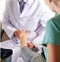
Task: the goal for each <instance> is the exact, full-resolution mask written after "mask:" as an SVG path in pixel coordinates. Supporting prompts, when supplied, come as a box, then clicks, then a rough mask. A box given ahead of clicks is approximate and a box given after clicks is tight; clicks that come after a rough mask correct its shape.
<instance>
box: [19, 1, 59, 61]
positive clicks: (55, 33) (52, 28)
mask: <svg viewBox="0 0 60 62" xmlns="http://www.w3.org/2000/svg"><path fill="white" fill-rule="evenodd" d="M45 1H46V4H47V5H48V6H49V7H50V8H51V9H52V10H53V11H54V12H56V16H55V17H53V18H52V19H50V20H49V21H48V22H47V25H46V33H45V36H44V39H43V46H44V53H45V57H46V61H47V62H60V0H45ZM19 38H20V40H21V41H20V42H21V49H22V50H21V51H22V54H23V55H22V56H23V58H24V57H25V59H27V60H29V61H26V62H42V60H40V58H41V56H40V57H39V56H38V54H37V53H34V52H32V51H31V50H30V49H29V48H28V45H27V40H28V33H27V32H25V31H21V32H20V36H19ZM43 62H45V61H44V60H43Z"/></svg>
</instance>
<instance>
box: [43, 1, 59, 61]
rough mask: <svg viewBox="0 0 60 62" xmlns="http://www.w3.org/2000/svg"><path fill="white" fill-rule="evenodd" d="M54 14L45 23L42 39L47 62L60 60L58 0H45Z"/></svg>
mask: <svg viewBox="0 0 60 62" xmlns="http://www.w3.org/2000/svg"><path fill="white" fill-rule="evenodd" d="M46 3H47V4H49V3H50V4H49V5H48V6H50V8H51V9H52V10H53V11H55V12H56V16H55V17H54V18H52V19H50V20H49V21H48V22H47V25H46V33H45V36H44V39H43V45H44V53H45V57H46V60H47V62H60V0H46Z"/></svg>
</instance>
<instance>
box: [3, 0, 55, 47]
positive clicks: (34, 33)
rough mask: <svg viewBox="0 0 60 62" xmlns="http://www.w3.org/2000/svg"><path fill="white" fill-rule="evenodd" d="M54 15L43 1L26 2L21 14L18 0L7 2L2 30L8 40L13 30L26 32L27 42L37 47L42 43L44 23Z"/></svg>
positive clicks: (8, 0) (29, 0) (31, 0)
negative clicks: (27, 34)
mask: <svg viewBox="0 0 60 62" xmlns="http://www.w3.org/2000/svg"><path fill="white" fill-rule="evenodd" d="M54 15H55V13H54V12H52V11H51V10H50V9H49V8H48V6H47V5H46V4H45V2H44V0H28V1H27V3H26V5H25V7H24V9H23V12H22V13H20V7H19V4H18V0H7V3H6V10H5V13H4V18H3V23H2V28H3V29H4V30H5V32H6V33H7V35H8V36H9V37H10V38H11V37H12V36H13V33H14V31H15V30H26V31H28V32H29V40H28V41H32V43H34V44H35V45H36V46H37V45H38V44H41V43H42V39H43V36H44V32H45V27H46V22H47V21H48V20H49V19H50V18H52V17H53V16H54Z"/></svg>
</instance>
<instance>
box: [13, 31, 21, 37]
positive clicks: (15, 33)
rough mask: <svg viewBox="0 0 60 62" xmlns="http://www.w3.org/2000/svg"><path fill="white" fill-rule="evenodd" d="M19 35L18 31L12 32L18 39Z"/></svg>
mask: <svg viewBox="0 0 60 62" xmlns="http://www.w3.org/2000/svg"><path fill="white" fill-rule="evenodd" d="M20 33H21V31H20V30H16V31H15V32H14V36H15V37H18V38H20Z"/></svg>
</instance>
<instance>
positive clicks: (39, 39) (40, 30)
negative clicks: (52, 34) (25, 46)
mask: <svg viewBox="0 0 60 62" xmlns="http://www.w3.org/2000/svg"><path fill="white" fill-rule="evenodd" d="M54 16H55V13H54V12H47V13H45V14H44V15H43V16H42V17H41V18H40V24H41V26H39V27H38V30H37V33H38V36H36V38H35V39H34V40H33V44H34V45H35V46H37V47H39V46H40V45H41V44H42V43H43V37H44V33H45V27H46V23H47V21H48V20H49V19H50V18H52V17H54ZM39 48H40V47H39Z"/></svg>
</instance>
